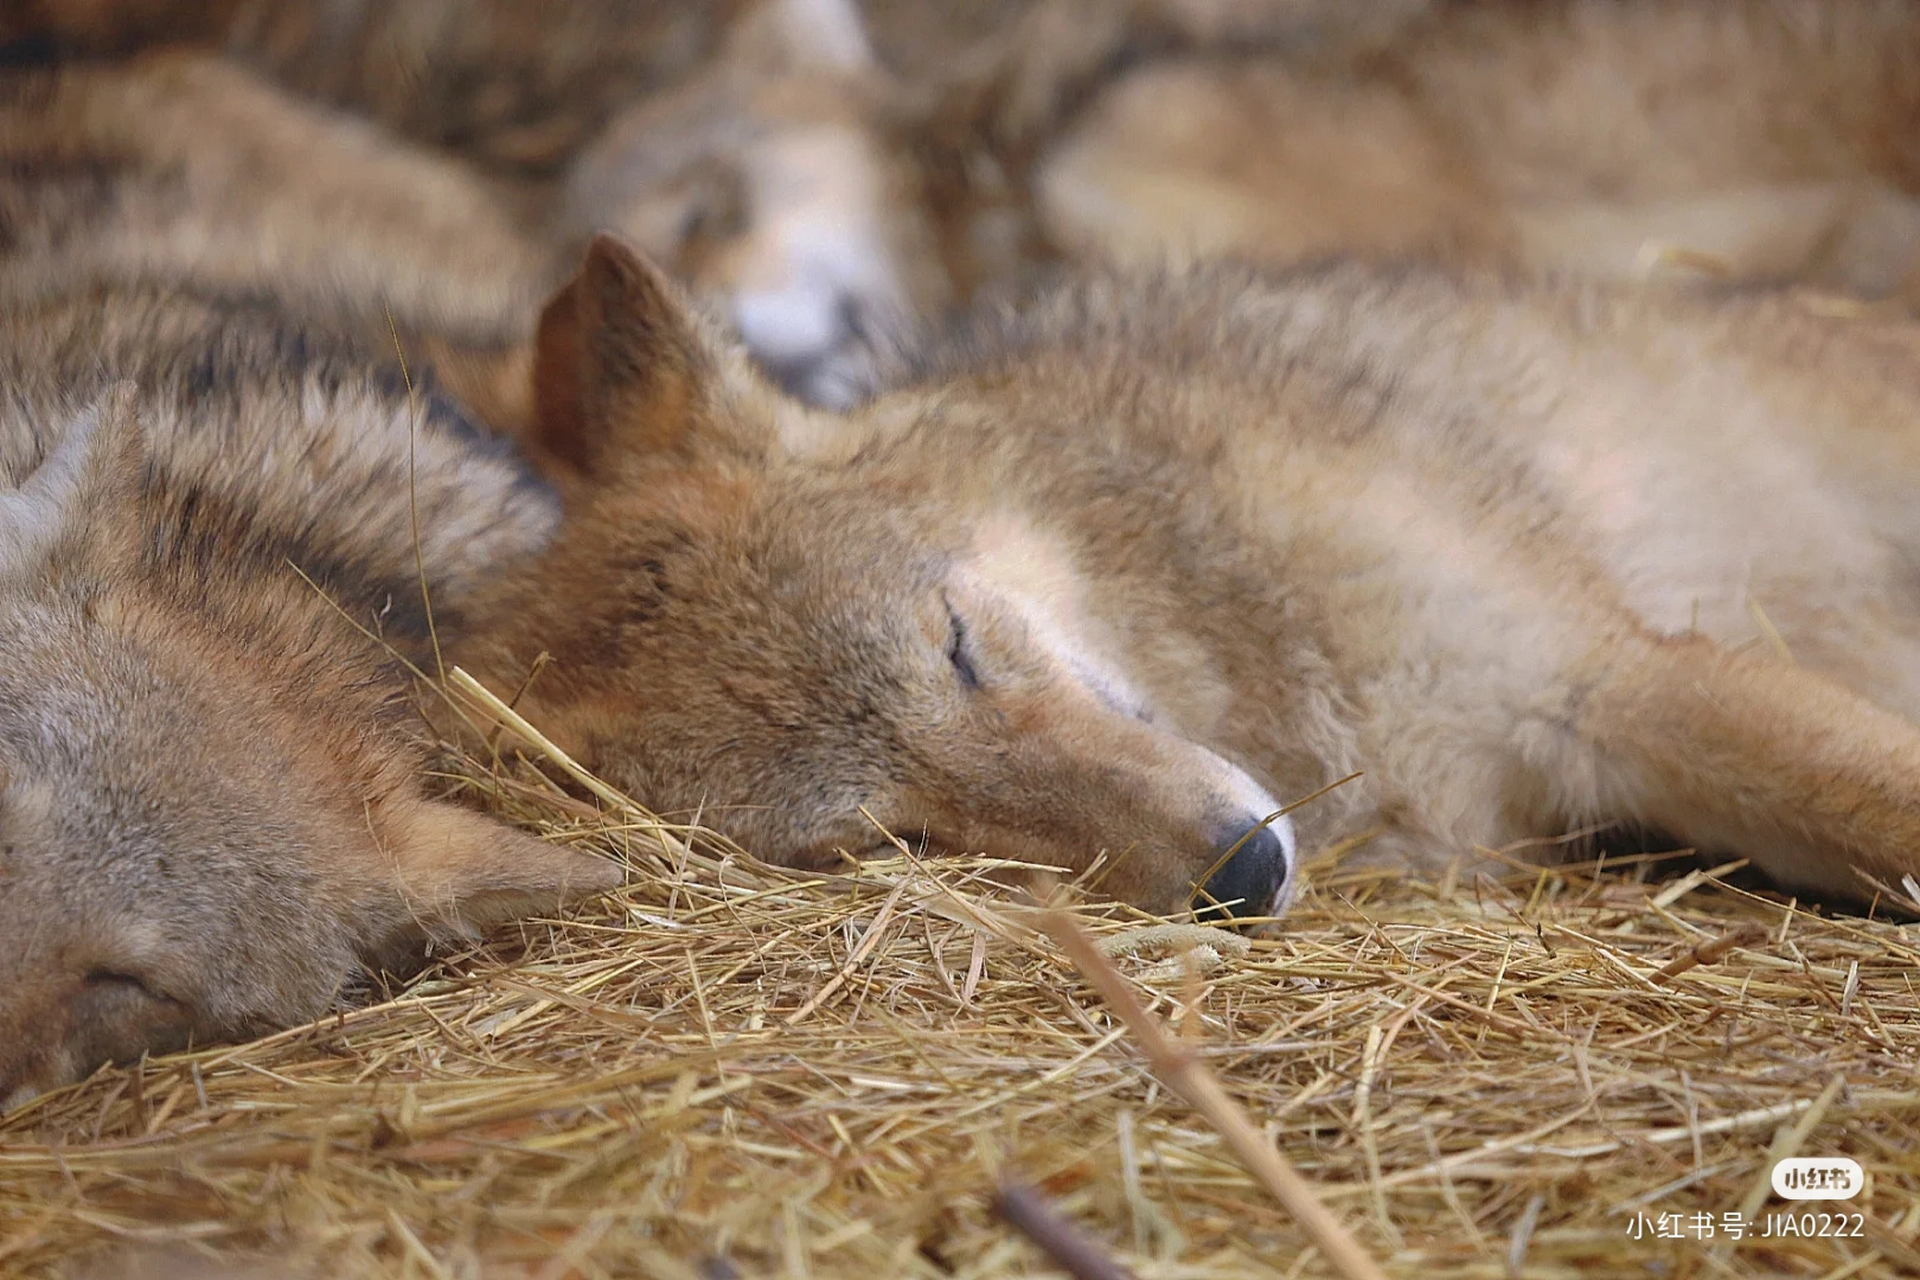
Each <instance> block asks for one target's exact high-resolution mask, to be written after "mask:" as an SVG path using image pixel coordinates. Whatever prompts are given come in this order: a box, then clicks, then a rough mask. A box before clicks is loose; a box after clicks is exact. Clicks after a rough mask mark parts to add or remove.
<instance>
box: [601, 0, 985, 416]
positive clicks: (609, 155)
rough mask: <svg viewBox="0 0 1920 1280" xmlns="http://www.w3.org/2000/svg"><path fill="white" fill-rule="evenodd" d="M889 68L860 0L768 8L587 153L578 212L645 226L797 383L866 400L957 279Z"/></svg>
mask: <svg viewBox="0 0 1920 1280" xmlns="http://www.w3.org/2000/svg"><path fill="white" fill-rule="evenodd" d="M885 81H886V72H885V71H884V69H882V68H881V67H880V66H879V65H878V64H877V63H876V61H875V59H874V56H873V52H872V50H871V48H870V47H869V44H868V41H867V35H866V31H865V29H864V27H863V25H862V22H861V18H860V14H859V12H858V11H857V9H856V8H855V7H854V5H853V4H851V3H849V2H848V0H771V2H770V3H767V4H762V5H757V6H753V7H752V8H751V9H750V10H749V12H748V13H747V15H746V16H745V18H743V19H742V21H741V22H740V23H739V24H737V26H736V28H735V30H734V31H733V33H732V35H731V38H730V40H729V42H728V45H727V48H726V49H725V50H724V52H723V53H722V55H721V57H720V58H719V59H718V61H717V62H716V63H715V65H714V66H713V67H712V68H711V69H710V70H709V71H708V72H707V73H706V74H705V75H703V76H702V77H699V78H697V79H695V80H693V81H691V82H690V83H688V84H687V85H685V86H683V87H682V88H680V89H678V90H676V91H674V92H671V93H667V94H663V95H660V96H658V97H656V98H653V99H649V100H647V101H646V102H644V103H642V104H641V105H640V106H638V107H635V108H633V109H632V110H631V111H629V112H628V113H627V114H625V115H624V116H622V117H619V118H617V119H616V120H615V121H614V122H613V123H612V124H611V125H610V126H609V127H608V129H607V130H606V131H605V133H604V134H603V135H602V137H601V139H600V140H599V141H598V142H597V143H595V144H594V145H593V146H592V147H590V148H589V149H588V150H587V151H586V152H585V153H584V154H583V155H582V156H581V158H580V159H579V160H578V161H577V162H576V165H575V168H574V170H573V173H572V177H571V181H570V185H569V190H568V219H569V221H570V223H571V225H572V226H573V228H574V229H575V231H576V232H578V233H579V234H580V235H581V236H582V238H584V237H585V235H586V234H588V233H591V232H593V231H596V230H598V229H600V228H602V227H613V228H616V229H618V230H619V231H621V232H623V233H624V234H626V235H628V236H630V237H632V238H633V239H634V241H635V242H636V243H638V244H639V245H640V246H641V247H642V248H643V249H644V250H645V251H646V252H647V253H648V254H650V255H651V256H652V257H653V258H654V259H655V260H656V261H658V262H660V263H662V264H663V265H665V266H667V267H668V268H670V269H671V270H672V271H673V272H674V274H675V276H676V278H678V279H680V280H682V281H685V282H688V283H689V284H690V285H691V286H692V287H693V288H694V289H695V290H696V292H698V293H699V294H700V295H701V296H702V297H703V298H707V299H711V300H712V301H714V302H715V303H716V304H717V305H718V306H719V307H720V308H721V309H722V310H724V311H725V312H726V314H727V315H728V317H729V319H730V320H731V321H732V322H733V323H734V325H735V326H736V327H737V328H738V330H739V332H740V334H741V336H742V338H743V339H744V341H745V342H746V344H747V347H748V348H749V350H751V351H752V353H753V355H754V356H755V357H756V358H757V359H758V360H759V361H760V362H761V364H762V366H763V367H764V368H766V369H767V370H768V371H769V372H770V373H771V374H772V375H773V376H774V377H775V378H776V379H777V380H778V381H779V382H780V383H781V384H782V385H783V386H785V387H787V388H788V389H789V390H791V391H793V392H795V393H796V394H798V395H800V396H802V397H803V398H805V399H807V400H809V401H812V402H814V403H817V404H826V405H834V406H839V405H844V404H847V403H851V402H852V401H853V400H855V399H857V398H858V393H859V391H860V389H861V386H862V384H863V383H864V381H865V375H866V373H867V372H868V368H869V365H870V360H871V354H872V353H871V351H870V347H871V345H872V344H873V343H874V342H876V341H879V340H884V338H885V336H886V335H887V334H888V333H889V332H891V331H893V330H897V329H898V328H900V327H901V326H902V325H904V324H906V323H908V322H910V321H912V320H914V319H916V318H922V317H927V316H931V315H933V314H936V313H937V312H938V311H939V310H940V309H941V308H943V307H944V306H946V305H948V304H949V303H950V302H951V301H952V295H953V293H954V290H955V280H954V278H953V275H952V268H953V265H954V264H953V262H952V261H951V259H952V257H953V254H952V253H951V252H948V251H947V247H946V246H943V245H942V244H941V243H940V240H939V228H938V226H937V225H936V223H937V211H936V210H934V209H932V208H931V207H930V206H929V204H928V201H927V195H926V186H925V179H926V175H925V174H924V173H923V172H922V171H921V167H920V164H919V162H918V160H917V158H916V157H915V156H914V155H913V154H911V149H910V148H909V147H907V146H905V145H904V144H903V143H902V142H901V140H900V137H899V136H898V135H899V132H900V129H901V127H902V125H901V122H900V121H898V120H896V119H895V118H894V116H895V114H896V113H895V112H894V111H893V110H892V108H891V105H890V104H891V103H892V102H893V101H894V100H895V99H897V97H898V94H897V92H896V91H894V90H892V89H891V88H890V87H889V86H888V85H887V84H886V83H885Z"/></svg>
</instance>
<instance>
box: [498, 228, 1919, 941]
mask: <svg viewBox="0 0 1920 1280" xmlns="http://www.w3.org/2000/svg"><path fill="white" fill-rule="evenodd" d="M536 368H537V375H538V382H537V393H536V399H537V406H538V412H539V433H540V435H539V440H540V444H541V447H542V448H543V450H544V451H545V452H546V454H547V455H548V456H549V457H550V458H551V459H552V460H553V465H554V468H555V470H556V472H557V473H558V474H560V475H561V477H562V484H563V491H564V492H565V493H566V495H567V514H566V518H565V522H564V525H563V529H562V533H561V535H560V536H559V537H558V538H557V539H556V540H555V541H554V543H553V544H552V546H551V547H550V548H549V549H548V551H547V552H546V553H545V555H544V556H543V558H541V559H540V560H538V561H535V562H533V563H532V565H531V567H530V568H528V569H527V571H525V572H524V573H522V574H518V575H514V576H513V578H512V580H510V581H508V582H507V583H505V584H504V585H503V586H501V587H500V588H499V589H498V590H496V591H494V592H492V593H490V594H489V596H488V597H487V598H486V599H485V600H483V601H481V602H480V603H479V604H477V605H476V616H477V618H478V619H479V622H478V624H477V625H476V627H475V629H474V637H475V638H474V640H473V642H472V644H471V647H470V648H469V649H468V650H467V653H468V655H469V658H470V660H471V661H474V662H476V663H479V664H480V665H482V666H483V667H484V668H485V669H486V670H488V671H489V672H490V673H491V675H492V677H493V679H494V680H496V681H497V682H499V683H500V685H501V686H502V687H513V686H515V685H517V684H518V683H519V682H520V680H521V678H522V676H523V675H524V674H525V672H526V670H527V667H528V664H529V663H530V662H531V661H532V660H533V659H534V657H535V656H536V655H537V654H538V653H540V652H541V651H543V650H545V651H549V652H551V654H552V655H553V656H554V658H555V659H556V661H555V662H554V663H553V665H552V666H551V667H550V668H548V669H547V670H545V671H544V672H543V673H542V674H541V675H540V677H539V679H538V680H536V681H535V683H534V685H533V687H532V690H531V693H530V695H529V702H528V704H527V706H528V710H529V713H530V714H531V715H532V716H533V717H534V719H535V720H536V721H537V722H539V723H541V724H542V725H543V726H545V727H546V728H547V729H548V730H549V731H550V732H551V733H553V734H554V735H555V736H556V737H557V738H558V739H559V740H560V741H561V742H562V743H564V744H565V745H566V746H567V747H568V748H569V749H570V750H572V751H575V752H577V753H578V754H579V755H580V756H582V757H583V758H585V759H586V760H588V761H590V762H592V763H593V764H594V765H596V766H597V767H598V768H600V769H602V770H604V771H605V772H606V773H607V774H608V775H609V776H610V777H611V778H613V779H614V780H616V781H618V782H619V783H621V784H623V785H625V786H627V787H629V788H631V789H632V790H633V791H634V793H635V794H637V795H639V796H641V797H643V798H645V799H646V800H648V801H651V802H652V803H654V804H655V805H657V806H659V807H661V808H664V809H668V810H680V811H685V812H688V813H692V812H695V811H698V812H699V813H701V814H702V815H704V817H705V818H706V820H708V821H709V822H712V823H714V824H715V825H717V826H719V827H720V828H721V829H722V830H725V831H728V832H729V833H731V834H733V835H735V836H736V837H737V838H739V839H740V840H741V842H742V843H743V844H745V845H746V846H747V847H748V848H750V849H753V850H755V851H756V852H759V853H761V854H763V855H765V856H769V857H773V858H779V859H786V860H792V861H797V862H817V861H822V860H831V859H832V858H834V857H836V856H838V852H839V851H842V850H845V851H850V852H852V853H855V854H858V853H861V852H864V851H868V850H871V849H874V848H886V847H888V845H887V842H886V840H885V838H884V837H883V836H882V835H881V834H880V832H879V831H878V830H877V827H878V826H883V827H885V828H887V829H888V830H890V831H892V832H894V833H897V834H898V835H899V836H900V837H902V838H904V839H905V840H907V841H909V842H910V843H911V844H912V845H914V846H916V847H919V846H925V847H927V848H929V849H933V850H967V851H984V852H989V853H994V854H1001V855H1005V856H1008V857H1013V858H1018V859H1024V860H1029V861H1037V862H1044V863H1049V864H1055V865H1060V866H1064V867H1068V868H1075V869H1083V868H1088V867H1090V866H1091V865H1093V864H1094V862H1095V861H1096V860H1104V861H1103V866H1104V877H1103V879H1102V881H1101V883H1102V884H1103V886H1104V887H1105V888H1106V889H1108V890H1109V891H1111V892H1113V893H1116V894H1118V895H1120V896H1123V897H1125V898H1128V899H1131V900H1133V901H1135V902H1137V903H1139V904H1141V905H1143V906H1147V907H1151V908H1155V909H1161V910H1169V909H1174V908H1177V907H1179V906H1181V905H1182V904H1183V903H1184V902H1186V901H1187V900H1188V899H1189V897H1190V896H1191V895H1193V894H1194V893H1195V892H1196V890H1198V889H1204V891H1205V892H1206V893H1207V894H1208V895H1210V896H1212V897H1213V898H1215V899H1218V900H1221V901H1223V902H1227V901H1231V902H1232V903H1234V904H1235V905H1236V906H1237V907H1238V908H1239V909H1240V910H1241V911H1243V912H1247V913H1252V914H1260V913H1265V912H1269V911H1272V910H1275V909H1277V907H1278V906H1279V905H1280V904H1281V903H1282V902H1283V901H1284V900H1285V897H1286V895H1287V892H1288V888H1289V886H1290V885H1291V883H1292V879H1293V865H1294V861H1295V857H1294V841H1293V836H1292V834H1291V833H1290V832H1289V830H1288V827H1287V824H1286V822H1285V820H1282V821H1280V822H1276V823H1273V824H1272V825H1270V826H1267V827H1265V828H1264V829H1263V832H1264V833H1263V834H1261V835H1256V836H1253V837H1252V838H1248V832H1249V831H1251V830H1254V829H1255V828H1256V827H1258V824H1260V823H1261V822H1262V821H1263V820H1264V819H1266V818H1268V817H1269V816H1270V815H1271V814H1272V813H1273V812H1274V811H1275V810H1277V809H1278V808H1279V802H1280V801H1283V800H1293V799H1297V798H1300V797H1304V796H1306V795H1308V794H1309V793H1311V792H1313V791H1315V790H1316V789H1318V788H1321V787H1323V786H1325V785H1326V784H1328V783H1331V782H1334V781H1337V780H1338V779H1340V778H1342V777H1344V776H1346V775H1347V774H1349V773H1352V772H1363V774H1364V776H1363V777H1362V778H1361V779H1360V780H1358V781H1356V782H1354V783H1352V784H1350V785H1348V786H1345V787H1341V788H1338V789H1336V790H1334V791H1333V792H1332V793H1331V794H1330V795H1328V796H1326V797H1325V798H1323V799H1321V800H1319V801H1317V802H1315V803H1314V804H1312V805H1310V806H1308V807H1306V808H1305V809H1303V810H1302V811H1301V812H1300V813H1299V814H1297V815H1296V821H1297V824H1298V833H1299V837H1300V843H1301V845H1302V846H1303V847H1305V848H1309V849H1322V848H1327V847H1330V846H1333V845H1336V844H1340V843H1343V842H1349V841H1351V842H1359V843H1364V844H1370V845H1371V846H1372V847H1373V849H1374V850H1375V851H1376V852H1379V853H1382V854H1388V855H1393V856H1397V857H1402V858H1408V859H1412V860H1415V861H1431V860H1433V859H1434V858H1436V857H1448V856H1455V855H1458V854H1460V853H1462V852H1464V851H1468V850H1472V849H1474V848H1475V847H1480V846H1484V847H1497V846H1501V845H1505V844H1508V843H1509V842H1514V841H1519V840H1522V839H1525V838H1530V837H1540V836H1551V835H1557V834H1560V833H1563V832H1565V831H1567V830H1569V829H1571V828H1575V827H1580V826H1584V825H1586V824H1590V823H1619V824H1630V825H1632V826H1635V827H1643V828H1652V829H1656V830H1658V831H1660V832H1664V833H1666V834H1668V835H1671V836H1672V837H1675V838H1677V839H1679V840H1682V841H1685V842H1687V843H1690V844H1695V845H1698V846H1700V847H1702V848H1705V849H1710V850H1714V851H1718V852H1728V853H1735V854H1740V855H1744V856H1746V857H1749V858H1751V859H1753V860H1754V862H1755V863H1756V864H1758V865H1759V866H1760V867H1761V868H1763V869H1764V870H1765V871H1766V872H1767V873H1768V874H1770V875H1771V876H1773V877H1774V878H1775V879H1776V880H1778V881H1779V882H1780V883H1782V884H1785V885H1789V886H1793V887H1796V888H1809V889H1813V890H1816V891H1820V892H1823V893H1832V894H1841V895H1847V894H1856V893H1865V892H1868V891H1869V886H1868V884H1867V882H1866V880H1865V879H1863V878H1862V877H1863V874H1864V875H1866V876H1872V877H1875V878H1878V879H1881V880H1887V879H1892V880H1895V881H1897V880H1898V879H1899V878H1900V877H1901V876H1903V875H1904V874H1907V873H1910V872H1913V871H1916V870H1920V729H1917V728H1916V727H1915V721H1916V719H1920V597H1916V594H1915V590H1914V583H1915V579H1914V565H1915V564H1916V563H1920V521H1916V518H1915V514H1914V510H1915V509H1914V505H1913V502H1912V491H1913V487H1914V484H1915V483H1916V480H1920V445H1917V444H1916V440H1915V437H1914V433H1913V431H1912V429H1911V424H1912V423H1913V422H1914V421H1915V420H1916V419H1920V392H1916V390H1915V388H1916V387H1920V345H1917V344H1916V339H1915V335H1914V334H1913V333H1912V332H1911V331H1908V330H1904V329H1893V328H1886V329H1882V328H1878V327H1873V326H1870V325H1867V324H1865V323H1863V322H1860V321H1836V320H1833V319H1829V318H1823V317H1822V316H1820V315H1817V314H1814V313H1813V312H1812V311H1810V310H1808V309H1805V308H1803V307H1802V306H1801V305H1799V304H1798V303H1797V302H1796V301H1794V300H1793V299H1791V298H1787V297H1765V296H1742V295H1734V294H1729V295H1727V296H1723V297H1719V298H1716V299H1706V298H1700V297H1691V296H1680V295H1669V294H1667V293H1664V292H1660V291H1615V290H1611V289H1608V288H1605V287H1602V286H1599V285H1588V286H1572V285H1566V286H1555V287H1522V286H1520V285H1517V284H1514V283H1510V282H1506V281H1503V280H1500V279H1497V278H1491V277H1465V278H1454V277H1451V276H1448V275H1444V274H1440V273H1438V272H1432V271H1427V270H1416V269H1410V268H1401V269H1394V270H1383V269H1376V268H1369V267H1366V266H1360V265H1339V266H1328V267H1323V268H1318V269H1312V270H1302V271H1298V272H1296V273H1294V274H1291V275H1286V276H1281V277H1276V278H1272V279H1267V278H1262V277H1259V276H1256V275H1252V274H1246V273H1243V272H1241V271H1239V270H1229V269H1215V270H1211V271H1208V272H1206V273H1203V274H1199V275H1195V276H1192V277H1187V278H1168V279H1160V280H1156V281H1147V282H1135V283H1131V284H1128V283H1116V282H1112V281H1106V280H1094V281H1090V282H1087V283H1083V284H1080V285H1076V286H1073V287H1069V288H1066V289H1065V290H1064V291H1062V292H1059V293H1056V294H1053V295H1051V296H1049V297H1046V298H1044V299H1042V300H1040V301H1038V302H1037V303H1036V304H1035V305H1033V306H1032V307H1031V308H1030V309H1026V310H1024V311H1021V312H1017V313H1005V314H1002V313H993V314H988V315H986V316H983V317H981V318H978V319H976V320H975V321H974V322H973V323H971V324H969V325H967V326H964V327H962V328H961V329H960V330H959V331H958V332H957V333H955V334H953V335H952V336H950V337H948V338H947V339H945V340H944V341H942V342H939V343H936V344H934V345H933V346H932V347H930V348H929V349H927V350H925V351H922V352H921V353H920V354H919V355H918V356H917V357H916V358H915V359H914V360H913V361H912V362H911V363H910V364H908V365H907V367H905V368H904V369H902V370H901V371H899V372H898V374H897V376H896V377H895V378H894V380H893V381H892V383H891V386H890V387H889V389H887V390H885V391H884V392H883V393H882V394H880V395H879V396H878V397H877V398H876V399H875V400H873V401H872V402H871V403H870V404H869V405H868V406H866V407H865V408H863V409H861V410H860V411H858V412H857V413H855V414H853V415H852V416H850V417H846V418H838V417H828V416H824V415H819V414H816V413H814V412H811V411H809V410H807V409H805V408H803V407H801V406H799V405H798V404H796V403H794V402H792V401H789V400H787V399H785V398H784V397H782V396H781V395H779V394H778V393H776V392H774V391H772V390H770V389H769V388H768V387H767V386H765V385H764V384H762V383H761V382H760V381H759V380H758V379H757V378H756V377H755V376H754V375H753V374H752V373H751V371H750V369H749V368H748V367H747V366H746V365H745V363H744V362H743V361H742V360H741V359H740V358H739V357H738V356H736V355H735V354H734V353H732V352H731V351H729V350H728V349H727V348H726V347H725V346H724V345H723V344H719V343H717V342H716V341H715V340H714V339H713V338H712V336H711V335H709V334H708V333H707V332H705V331H704V330H703V329H702V327H701V326H700V325H699V324H698V323H696V322H695V321H694V320H693V319H691V318H690V317H689V315H688V313H687V312H686V310H685V309H684V308H683V306H682V305H681V304H680V302H679V301H678V299H677V296H676V294H675V293H674V291H673V289H672V287H671V286H670V285H668V284H667V283H665V282H664V280H663V278H662V277H660V276H659V275H658V274H657V273H656V272H655V271H654V270H653V269H652V268H650V267H649V266H648V265H646V264H645V263H644V261H643V260H642V259H640V258H638V257H637V256H636V255H635V254H634V253H633V252H632V251H631V250H630V249H629V248H627V247H626V246H624V245H623V244H622V243H621V242H619V241H617V240H614V239H611V238H603V239H601V240H599V241H597V242H596V243H595V244H594V246H593V248H592V249H591V251H590V252H589V254H588V256H587V258H586V261H585V264H584V266H583V268H582V270H581V272H580V274H579V276H578V277H577V279H576V280H575V281H574V283H573V284H572V285H571V286H569V288H568V290H567V291H565V292H564V293H563V294H561V295H560V296H559V297H558V298H556V300H555V301H554V302H553V303H552V304H550V306H549V308H548V311H547V313H546V315H545V317H544V320H543V323H542V327H541V333H540V346H539V353H538V358H537V363H536Z"/></svg>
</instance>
